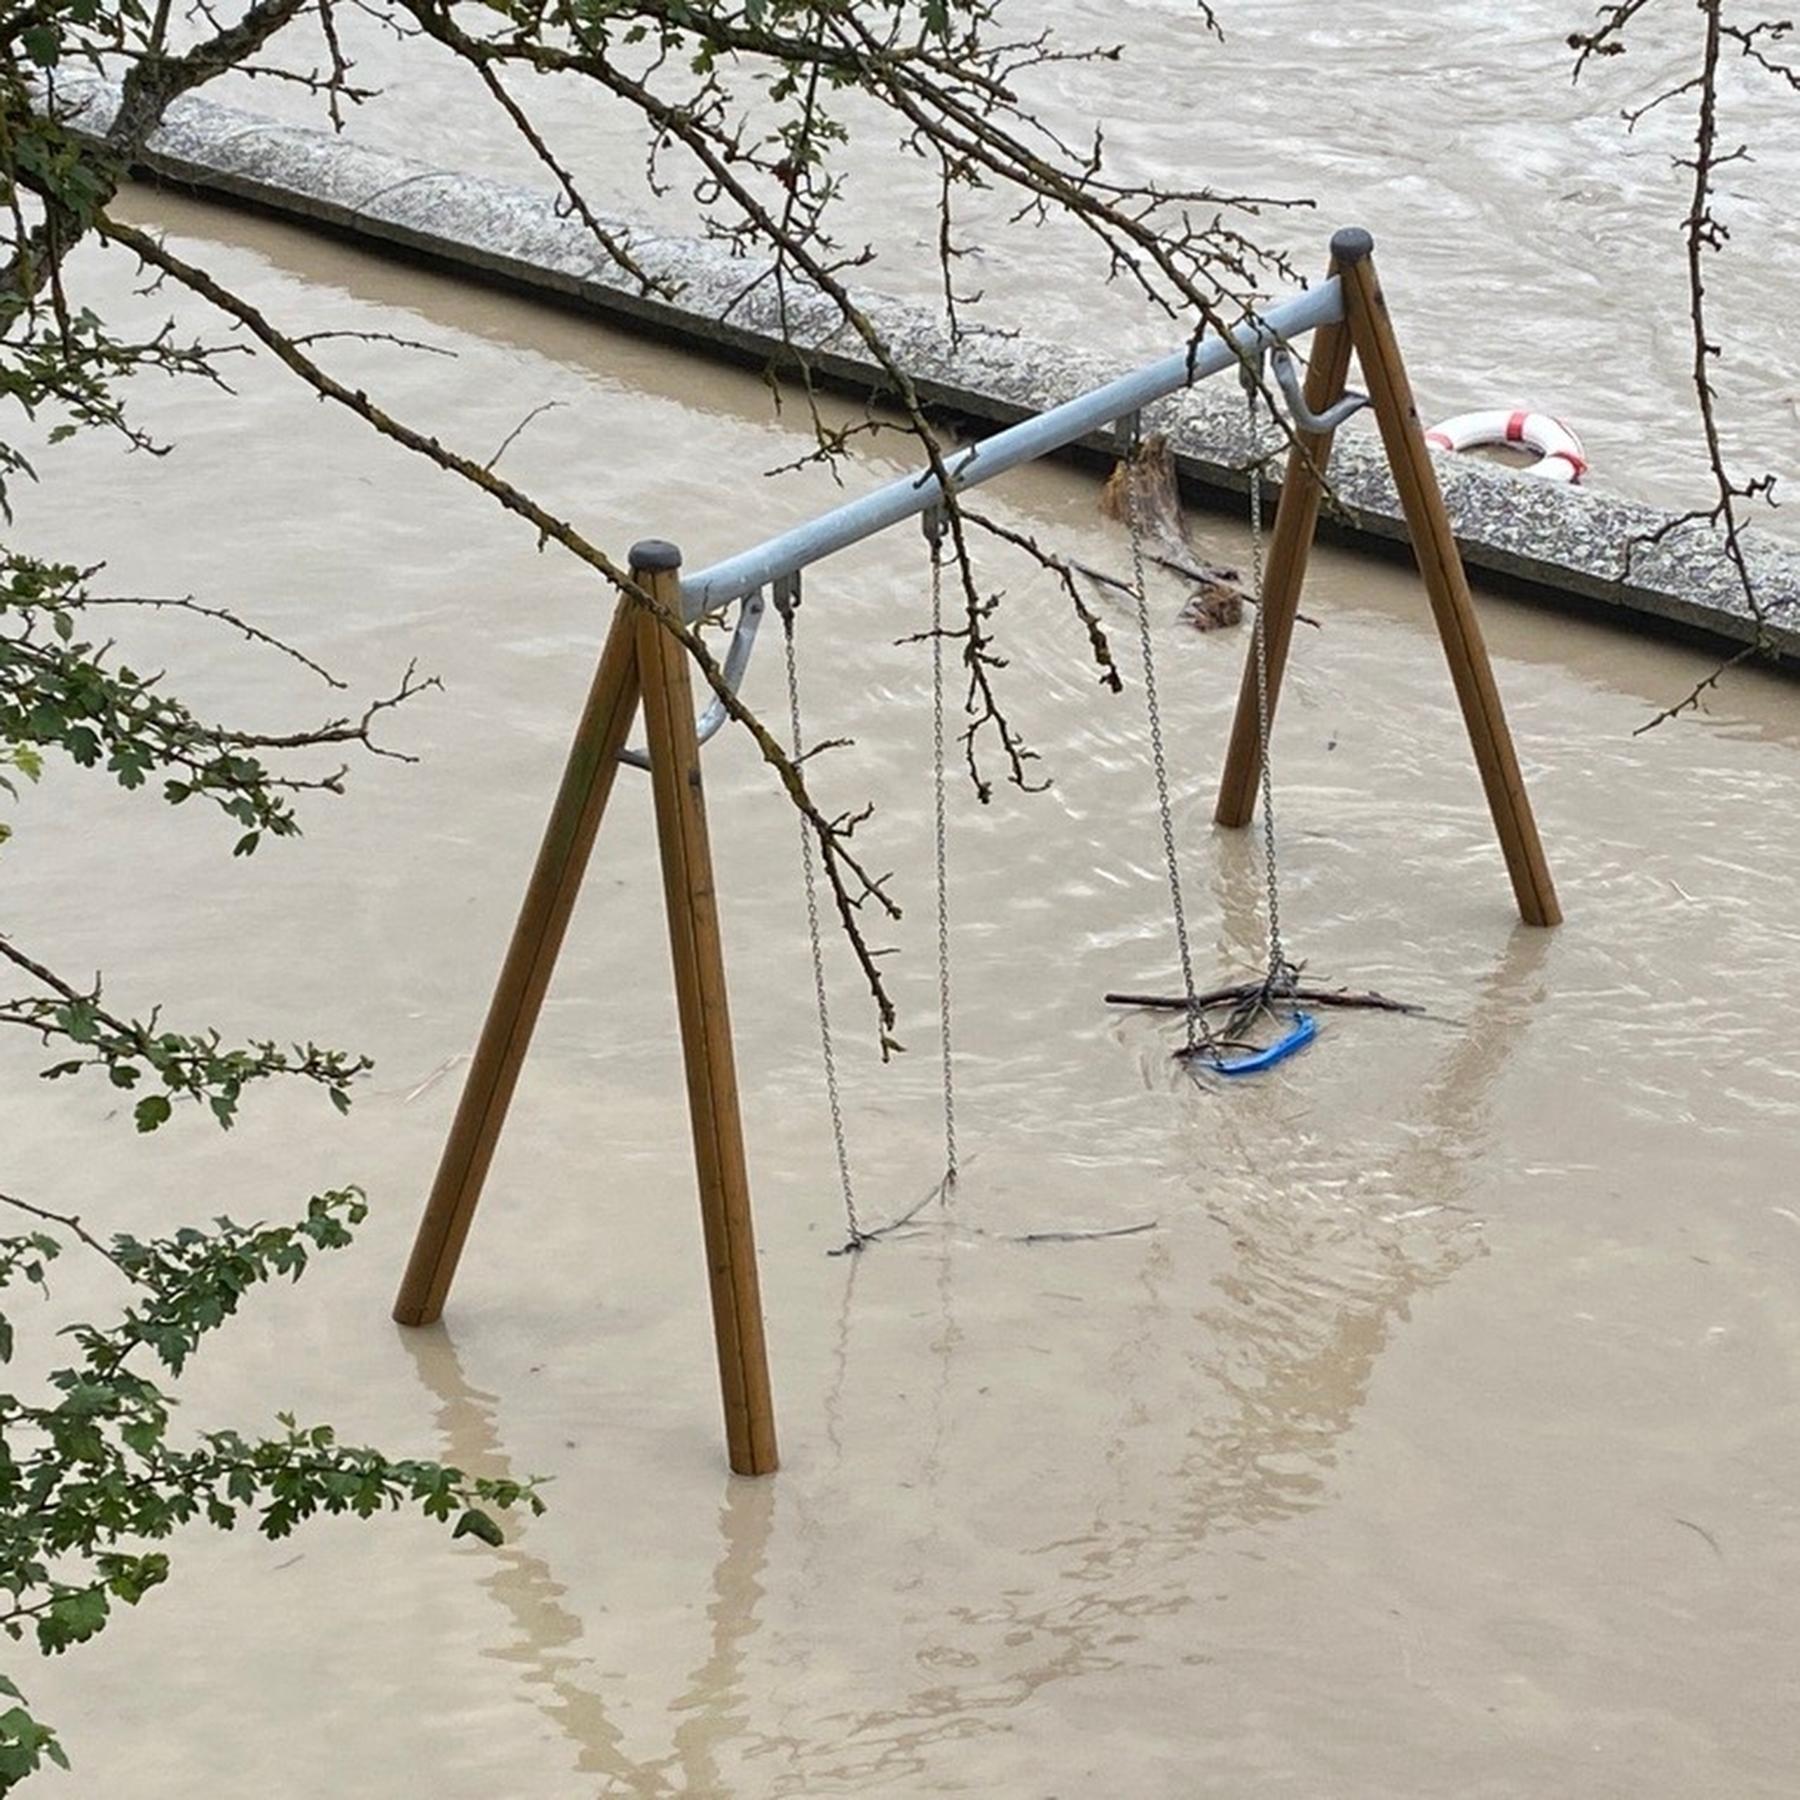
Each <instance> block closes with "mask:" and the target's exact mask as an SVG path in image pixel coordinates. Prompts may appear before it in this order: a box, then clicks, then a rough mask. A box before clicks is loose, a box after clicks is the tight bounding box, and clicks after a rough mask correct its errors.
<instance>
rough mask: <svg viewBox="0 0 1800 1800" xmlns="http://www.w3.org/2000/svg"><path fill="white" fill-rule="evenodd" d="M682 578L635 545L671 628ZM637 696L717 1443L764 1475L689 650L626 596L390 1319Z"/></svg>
mask: <svg viewBox="0 0 1800 1800" xmlns="http://www.w3.org/2000/svg"><path fill="white" fill-rule="evenodd" d="M680 567H681V556H680V553H679V552H678V551H677V550H676V549H675V547H674V546H673V545H671V544H664V543H659V542H656V541H654V540H652V541H650V542H646V543H642V544H638V545H636V546H634V547H633V549H632V552H631V573H632V578H633V579H634V580H635V581H636V582H637V583H638V585H639V586H640V587H641V588H643V589H644V590H645V591H646V592H648V593H649V595H650V596H651V598H652V599H653V600H654V601H655V603H656V606H657V607H658V608H660V609H665V610H666V611H667V612H668V613H670V614H672V615H673V616H674V617H676V618H679V617H680V616H681V579H680V574H679V570H680ZM640 701H641V702H642V706H643V713H644V731H645V736H646V737H647V739H648V740H649V746H650V781H651V787H652V790H653V794H654V799H655V804H656V836H657V843H658V846H659V848H660V850H661V853H662V871H663V899H664V908H665V911H666V912H667V914H668V922H669V947H670V951H671V956H672V960H673V962H674V965H675V999H676V1008H677V1012H678V1014H679V1016H680V1020H681V1047H682V1054H683V1057H684V1059H685V1062H686V1065H687V1090H688V1112H689V1115H690V1117H691V1118H692V1121H693V1132H694V1163H695V1168H696V1172H697V1174H698V1176H699V1183H700V1216H701V1223H702V1227H703V1231H704V1235H705V1240H706V1268H707V1278H708V1282H709V1285H710V1287H711V1291H712V1314H713V1336H714V1339H715V1342H716V1344H717V1347H718V1356H719V1384H720V1388H721V1391H722V1393H723V1396H724V1401H725V1439H726V1446H727V1449H728V1451H729V1454H730V1458H731V1466H732V1468H733V1469H734V1470H736V1471H737V1473H738V1474H740V1475H767V1474H770V1473H772V1472H773V1470H774V1469H775V1467H776V1464H777V1461H778V1457H777V1453H776V1448H775V1411H774V1406H773V1403H772V1401H771V1399H770V1393H769V1364H768V1355H767V1352H766V1349H765V1347H764V1343H763V1318H762V1298H761V1294H760V1292H759V1283H758V1280H757V1273H756V1239H755V1230H754V1226H753V1224H752V1221H751V1216H750V1182H749V1176H748V1173H747V1171H746V1169H745V1164H744V1133H743V1125H742V1122H741V1120H740V1117H739V1112H738V1093H737V1068H736V1063H735V1061H734V1058H733V1056H732V1048H731V1018H730V1012H729V1008H728V1006H727V1002H726V993H725V959H724V953H723V950H722V948H721V945H720V941H719V909H718V898H717V895H716V894H715V892H714V889H713V873H712V850H711V847H710V844H709V842H708V839H707V832H706V804H705V799H704V796H703V793H702V790H701V785H700V743H699V737H698V734H697V732H696V730H695V726H694V709H693V697H692V693H691V691H690V685H689V681H688V666H687V652H686V651H685V650H684V649H683V648H682V647H681V645H680V643H679V642H678V641H677V640H676V638H675V636H674V635H673V633H671V632H670V631H669V630H667V629H666V628H665V626H664V625H663V624H662V623H661V622H659V620H658V619H657V617H656V614H655V613H654V612H652V611H651V610H650V609H649V608H647V607H645V606H643V605H642V604H641V603H639V602H634V601H633V600H631V599H630V598H625V599H622V600H621V601H620V602H619V606H618V610H617V611H616V612H615V613H614V614H613V622H612V629H611V631H610V632H608V634H607V639H606V647H605V649H604V650H603V651H602V652H601V655H600V666H599V668H598V669H597V670H596V671H595V673H594V680H593V685H592V687H591V688H590V689H589V690H588V698H587V705H586V707H585V708H584V709H583V711H582V715H581V723H580V725H579V726H577V727H576V731H575V743H574V747H573V748H572V749H571V751H570V752H569V761H568V766H567V768H566V769H565V770H564V771H563V778H562V786H561V787H560V788H559V789H558V791H557V795H556V804H555V806H554V807H553V808H552V809H551V813H550V823H549V824H548V826H546V828H545V831H544V841H543V844H542V845H541V847H540V848H539V850H538V859H537V866H536V867H535V868H534V869H533V870H532V874H531V883H530V886H529V887H528V888H527V889H526V891H525V901H524V904H523V905H522V906H521V907H520V909H519V920H518V924H517V925H516V926H515V927H514V928H513V936H512V943H511V944H510V946H509V947H508V949H507V952H506V961H505V963H504V964H503V965H502V967H501V970H500V979H499V981H498V983H497V984H496V986H495V988H494V998H493V1000H492V1002H491V1003H490V1004H489V1007H488V1015H487V1022H486V1024H485V1025H483V1027H482V1031H481V1040H480V1042H479V1043H478V1044H477V1046H476V1049H475V1057H474V1061H473V1062H472V1063H471V1064H470V1067H469V1078H468V1081H467V1082H466V1084H465V1085H464V1087H463V1093H462V1099H461V1101H460V1102H459V1103H458V1105H457V1109H456V1118H455V1121H454V1123H453V1124H452V1125H451V1127H450V1137H449V1140H448V1142H447V1143H446V1144H445V1146H444V1154H443V1158H442V1160H441V1161H440V1163H439V1164H438V1172H437V1179H436V1181H435V1182H433V1184H432V1188H431V1197H430V1199H429V1200H428V1201H427V1202H426V1206H425V1217H424V1218H423V1220H421V1221H420V1224H419V1232H418V1236H417V1238H416V1239H415V1240H414V1243H413V1250H412V1258H411V1260H410V1261H409V1262H408V1264H407V1266H406V1275H405V1278H404V1280H403V1281H402V1282H401V1284H400V1296H399V1298H398V1299H397V1300H396V1301H395V1303H394V1317H395V1318H396V1319H398V1320H399V1321H400V1323H401V1324H402V1325H429V1324H430V1323H432V1321H433V1320H435V1319H437V1318H438V1317H439V1316H440V1315H441V1314H442V1312H443V1310H444V1300H445V1298H446V1296H447V1295H448V1294H449V1292H450V1283H451V1280H452V1279H453V1277H454V1276H455V1274H456V1264H457V1259H458V1258H459V1257H460V1256H461V1254H462V1247H463V1243H464V1240H465V1239H466V1238H467V1237H468V1233H469V1223H470V1221H471V1220H472V1219H473V1218H474V1216H475V1203H476V1201H477V1200H479V1199H480V1198H481V1185H482V1182H483V1181H484V1180H485V1179H486V1176H487V1171H488V1165H489V1163H490V1162H492V1160H493V1156H494V1146H495V1144H496V1143H497V1142H498V1141H499V1137H500V1127H501V1126H502V1125H503V1124H504V1123H505V1120H506V1109H507V1107H508V1105H509V1104H510V1103H511V1101H512V1096H513V1089H514V1087H515V1086H516V1085H517V1083H518V1079H519V1070H520V1068H521V1067H522V1066H523V1064H524V1061H525V1052H526V1049H527V1048H528V1047H529V1045H530V1043H531V1033H532V1028H533V1027H534V1026H535V1025H536V1024H537V1017H538V1012H539V1010H540V1009H541V1007H542V1006H543V1003H544V992H545V990H546V989H547V988H548V987H549V985H550V974H551V971H552V970H553V969H554V968H555V966H556V953H557V951H558V950H559V949H560V948H561V947H562V940H563V932H564V931H565V929H566V928H567V926H568V923H569V915H570V913H571V912H573V911H574V907H575V897H576V895H577V894H578V893H579V892H580V889H581V880H582V876H583V874H584V873H585V872H586V869H587V861H588V854H589V852H590V851H591V850H592V849H593V847H594V836H595V834H596V833H597V832H598V830H599V829H600V817H601V814H602V813H604V812H605V810H606V802H607V800H608V798H609V797H610V795H611V793H612V784H613V777H614V775H615V774H616V773H617V771H618V767H619V752H620V751H621V750H623V749H624V748H625V739H626V736H627V734H628V733H629V732H630V730H631V726H632V722H633V721H634V720H635V719H636V717H637V713H638V708H639V703H640Z"/></svg>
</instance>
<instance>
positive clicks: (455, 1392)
mask: <svg viewBox="0 0 1800 1800" xmlns="http://www.w3.org/2000/svg"><path fill="white" fill-rule="evenodd" d="M399 1336H400V1341H401V1342H402V1343H403V1344H404V1345H405V1346H406V1348H407V1350H408V1352H409V1354H410V1355H411V1356H412V1359H413V1366H414V1367H415V1368H416V1369H417V1370H418V1373H419V1379H420V1380H421V1381H422V1382H423V1383H424V1384H425V1386H426V1387H427V1388H429V1389H430V1390H431V1392H432V1393H433V1394H434V1395H435V1396H436V1397H437V1399H438V1402H439V1406H438V1415H437V1424H438V1432H439V1435H440V1437H441V1438H442V1441H443V1446H444V1451H443V1454H444V1457H445V1460H447V1461H449V1462H452V1463H454V1464H455V1465H456V1466H457V1467H459V1468H462V1469H465V1470H467V1471H468V1472H469V1473H470V1474H474V1475H486V1476H491V1477H496V1478H504V1479H512V1478H514V1475H515V1471H514V1470H513V1468H512V1465H511V1463H510V1461H509V1460H508V1458H507V1457H506V1455H505V1453H504V1452H503V1451H502V1450H501V1448H500V1440H499V1434H498V1431H497V1428H496V1425H495V1412H496V1409H497V1407H498V1404H499V1402H498V1398H497V1396H495V1395H493V1394H487V1393H483V1392H482V1391H481V1390H480V1389H478V1388H474V1387H471V1386H470V1385H469V1383H468V1381H467V1379H466V1378H465V1377H464V1375H463V1371H462V1364H461V1362H460V1360H459V1359H458V1357H457V1354H456V1346H455V1344H454V1343H453V1342H452V1340H451V1337H450V1334H449V1333H448V1331H446V1330H445V1328H444V1327H443V1326H442V1325H434V1326H430V1327H427V1328H424V1329H420V1330H408V1331H402V1332H401V1333H400V1334H399ZM774 1508H775V1484H774V1483H773V1482H770V1481H746V1480H740V1479H738V1478H737V1477H735V1476H731V1477H727V1478H726V1481H725V1492H724V1498H723V1500H722V1502H721V1504H720V1507H719V1534H720V1537H721V1539H722V1540H723V1550H722V1553H721V1555H720V1557H719V1560H718V1563H717V1565H716V1566H715V1569H714V1572H713V1584H712V1586H713V1598H712V1604H711V1605H710V1606H709V1608H708V1617H709V1619H710V1620H711V1622H712V1633H711V1639H712V1642H711V1648H710V1651H709V1653H708V1655H707V1657H706V1659H705V1661H703V1662H702V1663H701V1664H700V1666H699V1667H698V1668H697V1669H695V1671H694V1673H693V1675H692V1677H691V1678H690V1680H689V1683H688V1686H687V1688H686V1690H685V1691H684V1692H683V1693H681V1694H680V1695H678V1696H677V1697H676V1698H675V1699H674V1700H673V1701H672V1702H671V1703H670V1711H671V1712H673V1713H675V1714H676V1715H678V1716H680V1720H681V1722H680V1723H679V1724H678V1725H677V1726H676V1728H675V1731H674V1735H673V1742H672V1747H671V1749H670V1752H669V1754H668V1755H667V1756H665V1757H661V1758H657V1759H652V1760H650V1761H645V1762H640V1761H637V1760H635V1759H634V1758H632V1757H631V1756H629V1755H628V1754H627V1753H626V1751H625V1748H624V1734H623V1733H622V1732H621V1730H620V1729H619V1727H618V1726H617V1725H616V1724H615V1723H614V1722H613V1720H612V1718H611V1716H610V1714H609V1713H608V1711H607V1703H606V1700H605V1698H604V1696H602V1695H601V1694H600V1693H598V1692H596V1691H595V1690H594V1689H593V1688H591V1687H589V1686H587V1685H585V1683H584V1682H583V1681H582V1680H581V1678H580V1671H582V1670H583V1669H585V1668H587V1667H588V1666H589V1659H588V1658H586V1657H583V1656H580V1655H578V1654H575V1653H574V1650H573V1648H572V1647H573V1646H574V1645H575V1644H576V1643H577V1642H578V1641H579V1640H580V1638H581V1637H582V1635H583V1627H582V1622H581V1620H580V1619H579V1618H578V1617H577V1616H576V1615H575V1614H573V1613H571V1612H570V1611H568V1609H567V1608H566V1607H564V1606H563V1605H562V1604H560V1602H561V1600H562V1598H563V1595H564V1594H565V1592H566V1591H567V1590H566V1589H565V1588H564V1587H563V1586H562V1585H561V1584H560V1583H559V1582H558V1581H557V1580H556V1579H555V1577H554V1576H553V1575H552V1574H551V1572H550V1569H549V1565H548V1564H546V1563H545V1562H544V1561H543V1560H542V1559H541V1558H539V1557H537V1556H534V1555H532V1554H531V1552H530V1551H528V1550H526V1549H525V1548H524V1547H523V1539H524V1537H525V1536H526V1534H527V1533H528V1532H529V1530H530V1526H529V1524H528V1523H527V1522H526V1521H524V1520H523V1519H518V1520H514V1521H512V1522H511V1524H510V1526H509V1535H508V1538H507V1541H506V1543H505V1544H504V1545H502V1546H501V1547H500V1548H498V1549H496V1550H494V1551H492V1552H490V1553H489V1555H490V1557H491V1560H492V1562H493V1565H494V1569H493V1573H492V1574H490V1575H489V1576H488V1577H487V1578H486V1579H485V1580H484V1581H483V1582H482V1586H483V1587H484V1588H485V1589H486V1590H487V1592H488V1593H490V1594H492V1595H493V1597H494V1598H495V1600H497V1601H498V1602H499V1604H500V1607H501V1610H502V1611H503V1612H504V1613H505V1614H506V1617H507V1620H508V1623H509V1625H510V1626H511V1629H512V1633H513V1636H512V1640H511V1641H510V1642H509V1643H508V1644H506V1645H505V1646H504V1647H502V1648H499V1649H494V1650H489V1651H487V1652H486V1654H487V1655H489V1656H492V1657H494V1658H495V1659H496V1660H498V1661H501V1662H508V1663H513V1664H515V1665H517V1666H518V1668H519V1669H520V1671H521V1673H522V1676H523V1679H524V1682H525V1685H526V1687H527V1689H528V1690H529V1691H530V1694H531V1698H532V1703H533V1704H534V1705H535V1706H536V1707H537V1708H538V1710H539V1711H540V1712H542V1713H543V1714H544V1716H545V1717H546V1718H547V1719H549V1720H551V1721H552V1722H553V1723H554V1724H555V1725H556V1727H557V1728H558V1729H559V1730H560V1731H561V1732H562V1733H563V1734H564V1735H565V1736H566V1737H567V1738H568V1739H569V1740H570V1741H571V1742H572V1743H573V1744H574V1745H575V1746H576V1750H577V1758H576V1767H577V1768H578V1769H580V1770H581V1771H582V1772H583V1773H584V1774H592V1775H598V1776H600V1777H601V1778H602V1781H603V1785H602V1786H601V1787H600V1788H599V1789H597V1790H596V1791H597V1792H598V1793H600V1794H634V1795H643V1796H646V1797H648V1796H660V1795H667V1794H690V1795H692V1794H718V1793H722V1792H724V1791H725V1790H724V1788H723V1785H722V1781H721V1777H720V1773H719V1768H718V1760H717V1753H718V1749H719V1746H720V1745H721V1744H722V1743H724V1742H728V1741H730V1740H732V1739H734V1738H739V1737H742V1736H743V1735H744V1733H745V1731H746V1729H747V1727H748V1723H749V1719H748V1700H747V1696H746V1690H745V1686H744V1681H743V1662H744V1655H743V1652H744V1645H745V1643H746V1642H747V1640H748V1639H749V1638H750V1637H751V1636H752V1635H753V1634H754V1632H755V1631H756V1628H757V1617H756V1606H757V1602H758V1600H760V1599H761V1597H762V1593H763V1590H762V1586H761V1575H762V1570H763V1563H764V1559H765V1557H766V1554H767V1551H768V1544H769V1533H770V1530H771V1528H772V1525H773V1521H774Z"/></svg>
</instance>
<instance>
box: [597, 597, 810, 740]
mask: <svg viewBox="0 0 1800 1800" xmlns="http://www.w3.org/2000/svg"><path fill="white" fill-rule="evenodd" d="M787 582H792V583H793V587H794V598H793V604H794V605H796V606H798V605H799V604H800V575H799V571H798V570H796V571H795V572H794V573H793V574H792V575H787V576H783V577H782V584H785V583H787ZM780 591H781V584H778V585H777V588H776V592H777V594H779V593H780ZM762 616H763V593H762V589H761V588H757V589H756V590H755V592H753V593H749V594H746V595H745V596H744V597H743V599H742V600H740V601H739V602H738V622H737V629H736V630H735V631H734V632H733V633H732V634H731V643H730V646H729V647H728V648H727V650H726V652H725V668H724V676H725V685H726V686H727V687H728V688H730V689H731V691H732V692H733V693H734V694H735V693H736V692H737V691H738V687H739V685H740V684H741V683H742V681H743V679H744V671H745V669H747V668H748V667H749V666H750V652H751V651H752V650H753V649H754V648H755V646H756V628H757V626H759V625H760V624H761V623H762ZM730 716H731V715H730V714H729V713H728V712H727V711H726V709H725V702H724V701H723V700H721V699H720V698H719V696H718V695H717V694H714V695H713V697H712V704H711V705H710V706H708V707H707V709H706V711H705V712H703V713H702V714H701V715H700V719H699V722H698V723H697V724H696V725H695V727H694V735H695V736H696V737H697V738H698V739H699V740H700V742H701V743H703V744H704V743H706V742H708V741H709V740H710V739H712V738H715V737H717V736H718V735H719V732H720V730H721V729H722V728H723V727H724V724H725V721H726V720H727V719H728V718H729V717H730ZM619 761H620V762H623V763H630V764H631V766H632V767H633V768H634V769H647V768H649V766H650V753H649V752H648V751H647V750H636V749H633V748H632V747H631V746H630V745H629V744H628V745H626V747H625V748H624V749H623V750H621V751H620V752H619Z"/></svg>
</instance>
